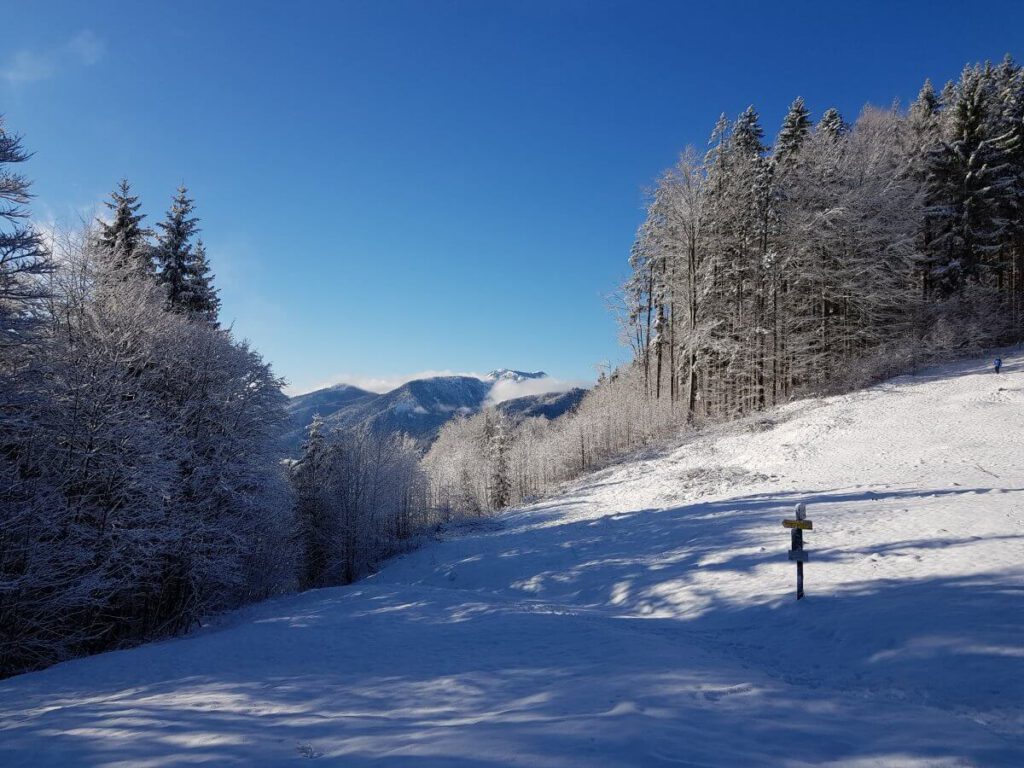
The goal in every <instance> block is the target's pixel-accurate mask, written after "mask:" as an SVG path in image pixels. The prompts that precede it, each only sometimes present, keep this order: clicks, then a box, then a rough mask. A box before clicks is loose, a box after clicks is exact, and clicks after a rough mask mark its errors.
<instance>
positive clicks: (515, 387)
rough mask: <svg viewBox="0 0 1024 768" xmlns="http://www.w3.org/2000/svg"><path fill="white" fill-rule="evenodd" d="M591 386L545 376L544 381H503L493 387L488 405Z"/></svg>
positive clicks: (582, 382) (585, 383)
mask: <svg viewBox="0 0 1024 768" xmlns="http://www.w3.org/2000/svg"><path fill="white" fill-rule="evenodd" d="M587 386H589V385H588V384H587V382H585V381H575V380H572V379H552V378H550V377H547V376H545V377H544V378H543V379H523V380H522V381H511V380H508V379H502V380H501V381H498V382H496V383H495V385H494V386H493V387H491V392H490V394H489V395H488V396H487V405H497V404H498V403H503V402H505V401H506V400H515V399H516V398H517V397H526V396H527V395H546V394H549V393H554V392H568V391H569V390H570V389H573V388H574V387H587Z"/></svg>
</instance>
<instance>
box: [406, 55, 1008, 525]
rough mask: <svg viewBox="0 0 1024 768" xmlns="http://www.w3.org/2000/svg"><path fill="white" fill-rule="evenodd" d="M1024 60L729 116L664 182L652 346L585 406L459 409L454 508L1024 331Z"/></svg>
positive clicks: (644, 284)
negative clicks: (891, 102)
mask: <svg viewBox="0 0 1024 768" xmlns="http://www.w3.org/2000/svg"><path fill="white" fill-rule="evenodd" d="M1022 214H1024V72H1022V70H1021V68H1020V67H1019V66H1017V65H1016V64H1015V63H1014V62H1013V61H1012V60H1011V59H1010V58H1009V57H1007V58H1006V59H1005V60H1004V61H1003V62H1002V63H1000V64H999V65H997V66H993V65H991V64H982V65H974V66H968V67H967V68H965V69H964V70H963V73H962V75H961V76H960V79H959V80H958V81H957V82H951V83H949V84H947V85H946V86H945V87H944V88H943V89H942V91H941V92H940V93H936V92H935V90H934V89H933V87H932V85H931V83H929V82H926V83H925V84H924V87H923V88H922V89H921V91H920V94H919V95H918V97H917V99H916V100H915V101H914V102H913V103H912V104H911V105H910V107H909V109H906V110H904V109H901V108H900V107H899V106H898V105H895V106H891V107H888V108H884V109H882V108H876V107H867V108H865V109H864V111H863V112H862V113H861V115H860V116H859V117H858V118H857V119H856V121H854V122H853V123H852V124H849V123H848V122H847V121H846V120H845V119H844V118H843V117H842V116H841V115H840V114H839V112H838V111H837V110H835V109H832V108H830V109H826V110H825V111H824V112H823V113H822V114H821V116H820V117H819V118H818V119H817V121H816V122H815V121H814V120H813V119H812V115H811V112H810V110H809V108H808V107H807V105H806V104H805V103H804V101H803V99H800V98H798V99H796V100H795V101H794V102H793V103H792V104H791V105H790V107H789V110H788V112H787V114H786V116H785V119H784V120H783V123H782V126H781V128H780V130H779V132H778V136H777V138H776V139H775V142H774V143H773V144H772V145H771V146H767V145H766V144H765V139H764V129H763V128H762V126H761V124H760V120H759V117H758V114H757V112H756V111H755V109H754V108H753V107H750V108H748V109H747V110H746V111H744V112H743V113H742V114H741V115H739V117H737V118H736V119H735V120H733V121H730V120H728V119H727V118H726V117H725V116H724V115H723V116H722V117H721V118H720V119H719V121H718V124H717V125H716V126H715V127H714V130H713V132H712V133H711V139H710V142H709V146H708V149H707V151H706V152H703V153H702V152H698V151H697V150H695V149H693V148H688V149H686V150H685V151H684V152H683V153H682V154H681V156H680V158H679V161H678V162H677V163H676V164H675V165H673V166H672V167H671V168H669V169H667V170H666V171H665V172H664V173H663V174H662V175H661V176H660V178H658V179H657V182H656V184H655V185H654V188H653V189H652V191H651V192H650V196H649V205H648V208H647V215H646V217H645V219H644V221H643V223H642V225H641V226H640V228H639V231H638V232H637V236H636V239H635V242H634V245H633V248H632V251H631V254H630V259H629V263H630V268H631V275H630V277H629V279H628V281H627V282H626V284H625V285H624V286H623V287H622V290H621V292H620V293H619V296H618V304H619V306H620V308H621V310H620V314H621V326H622V336H623V340H624V341H625V343H627V344H628V345H629V346H630V347H631V349H632V361H631V362H630V363H629V364H628V365H625V366H622V367H620V368H619V369H618V370H617V371H615V372H613V373H612V374H611V375H610V376H602V378H601V380H600V381H599V382H598V385H597V386H596V387H595V389H594V390H593V391H592V392H591V393H590V394H589V395H588V397H587V398H585V399H584V401H583V402H582V403H581V405H580V406H579V408H578V409H577V411H576V412H575V413H574V414H572V415H569V416H568V417H565V418H563V419H559V420H558V421H555V422H552V423H548V422H545V421H542V420H530V421H527V422H523V423H519V424H512V423H508V422H507V420H505V419H503V418H502V417H501V416H500V414H497V413H494V412H490V413H483V414H479V415H477V416H474V417H472V418H470V419H465V420H461V421H456V422H452V423H451V424H449V425H447V426H446V427H445V429H444V430H443V432H442V434H441V436H440V438H439V439H438V441H437V443H435V445H434V446H433V448H432V450H431V451H430V453H429V454H428V455H427V457H426V460H425V465H426V467H427V470H428V473H429V474H430V477H431V481H432V485H431V489H432V494H433V502H434V504H436V505H437V506H438V507H440V508H442V509H446V510H448V511H449V513H451V514H457V513H477V512H482V511H485V510H488V509H494V508H500V507H501V506H504V505H505V504H508V503H512V504H515V503H519V502H521V501H523V500H527V499H530V498H532V497H535V496H537V495H539V494H542V493H544V492H546V491H548V490H550V489H551V488H553V487H554V486H555V485H556V484H557V483H559V482H562V481H564V480H566V479H569V478H572V477H575V476H577V475H579V474H580V473H582V472H585V471H587V470H588V469H591V468H595V467H599V466H601V465H602V464H604V463H606V462H608V461H610V460H611V459H613V458H615V457H617V456H619V455H620V454H622V453H623V452H625V451H629V450H631V449H635V448H638V447H641V446H645V445H648V444H649V443H651V441H654V440H657V439H659V438H661V437H665V436H668V435H672V434H675V433H677V432H678V431H679V430H680V429H684V428H687V427H688V428H692V429H699V428H701V426H702V425H705V424H707V423H709V422H714V421H722V420H729V419H734V418H737V417H742V416H745V415H750V414H753V413H756V412H758V411H761V410H763V409H765V408H769V407H771V406H773V405H776V404H779V403H784V402H787V401H789V400H792V399H794V398H797V397H804V396H808V395H814V394H827V393H832V392H840V391H845V390H849V389H852V388H855V387H858V386H862V385H865V384H868V383H871V382H874V381H877V380H879V379H881V378H884V377H886V376H889V375H893V374H895V373H901V372H910V371H913V370H914V369H915V367H916V366H918V365H919V364H921V363H926V362H929V361H934V360H939V359H943V358H947V357H953V356H957V355H963V354H968V353H973V352H978V351H981V350H985V349H989V348H993V347H998V346H1000V345H1006V344H1010V343H1016V342H1019V341H1020V340H1021V338H1022V333H1024V217H1022Z"/></svg>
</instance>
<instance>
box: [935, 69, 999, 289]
mask: <svg viewBox="0 0 1024 768" xmlns="http://www.w3.org/2000/svg"><path fill="white" fill-rule="evenodd" d="M989 85H990V78H989V77H988V71H987V70H981V69H978V68H972V69H967V70H965V71H964V74H963V77H962V78H961V80H960V83H959V84H958V85H957V87H956V88H955V89H954V90H953V92H952V94H950V97H951V98H952V101H951V102H949V101H947V102H946V119H947V127H946V131H945V137H944V140H942V141H940V142H939V144H938V145H937V146H936V147H935V148H934V149H933V150H931V151H930V152H929V153H928V165H929V174H928V183H927V193H928V198H927V204H928V208H927V217H928V222H927V223H928V226H929V228H930V229H931V231H932V232H933V236H932V238H931V242H930V243H929V251H930V253H929V254H928V257H929V258H928V263H929V265H930V269H931V276H932V279H933V281H934V285H935V286H936V287H937V288H938V289H939V290H940V292H942V293H944V294H950V293H953V292H955V291H959V290H960V289H961V288H963V286H964V285H965V283H966V282H967V281H973V282H975V283H976V282H978V281H979V280H980V279H981V276H982V270H983V268H984V267H985V259H986V257H987V256H990V255H992V254H994V253H995V252H997V251H998V250H999V249H1000V248H1001V247H1002V244H1003V235H1004V233H1005V231H1006V229H1007V221H1006V219H1005V217H1004V213H1005V211H1006V207H1007V202H1008V199H1009V198H1010V196H1011V195H1012V188H1013V176H1012V172H1011V168H1010V166H1009V164H1008V163H1007V162H1006V157H1005V156H1004V153H1005V145H1006V142H1007V141H1008V140H1009V139H1010V137H1009V136H1008V135H993V133H994V131H993V129H994V128H995V127H996V124H995V122H994V121H993V120H992V109H993V107H994V106H995V105H994V104H992V97H991V90H990V88H989Z"/></svg>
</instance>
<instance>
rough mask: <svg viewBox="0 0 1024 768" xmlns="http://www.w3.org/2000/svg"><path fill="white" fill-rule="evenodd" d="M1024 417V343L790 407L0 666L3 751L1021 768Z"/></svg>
mask: <svg viewBox="0 0 1024 768" xmlns="http://www.w3.org/2000/svg"><path fill="white" fill-rule="evenodd" d="M1022 434H1024V365H1022V363H1021V362H1020V360H1018V359H1013V360H1011V362H1010V364H1009V365H1008V366H1007V369H1006V372H1005V373H1004V374H1003V375H1001V376H998V377H997V376H996V375H994V374H992V373H990V372H988V371H987V370H985V369H984V368H982V367H980V365H977V366H976V365H972V364H962V365H958V366H951V367H949V368H946V369H944V370H942V371H935V372H931V373H930V374H927V375H921V376H918V377H913V378H911V377H904V378H900V379H896V380H894V381H892V382H888V383H886V384H884V385H881V386H878V387H875V388H873V389H870V390H867V391H865V392H859V393H854V394H851V395H847V396H842V397H835V398H829V399H824V400H812V401H804V402H800V403H795V404H792V405H790V406H787V407H785V408H782V409H779V410H778V411H776V412H773V413H770V414H766V415H762V416H760V417H758V418H756V419H751V420H750V421H748V422H746V423H740V424H735V425H732V426H730V427H729V428H725V429H721V430H718V431H716V433H714V434H712V433H707V434H703V435H699V436H697V437H695V438H692V439H690V440H689V441H687V442H686V443H685V444H683V445H681V446H679V447H678V448H676V449H674V450H671V451H667V452H663V453H659V454H656V455H652V456H650V457H648V458H645V459H641V460H635V461H632V462H628V463H624V464H622V465H621V466H618V467H614V468H611V469H609V470H606V471H604V472H602V473H599V474H597V475H593V476H590V477H588V478H585V479H584V480H583V481H581V482H579V483H577V484H575V485H573V486H572V487H569V488H567V489H566V490H565V492H564V493H563V494H561V495H560V496H558V497H556V498H552V499H548V500H546V501H544V502H542V503H539V504H536V505H534V506H532V507H528V508H526V509H522V510H518V511H514V512H511V513H509V514H507V515H505V516H503V517H502V518H501V519H500V520H499V521H497V522H495V523H493V524H486V525H481V526H480V527H479V528H478V529H477V530H475V531H470V532H468V533H466V534H465V535H463V536H460V537H454V536H453V537H450V538H447V539H445V540H442V541H439V542H436V543H434V544H431V545H428V546H425V547H424V548H422V549H421V550H418V551H416V552H414V553H412V554H410V555H408V556H406V557H404V558H401V559H398V560H396V561H394V562H392V563H391V564H389V565H388V566H387V567H386V568H384V569H383V570H382V571H381V572H380V573H378V574H377V575H376V576H374V577H373V578H371V579H368V580H367V581H365V582H362V583H360V584H356V585H354V586H352V587H348V588H336V589H325V590H319V591H315V592H309V593H306V594H303V595H298V596H293V597H288V598H282V599H279V600H275V601H270V602H267V603H264V604H262V605H259V606H255V607H253V608H250V609H248V610H246V611H242V612H239V613H237V614H233V615H231V616H229V617H226V618H225V619H224V620H222V621H221V622H220V623H219V626H215V627H210V628H208V629H206V630H203V631H201V632H199V633H197V634H196V635H193V636H191V637H188V638H183V639H179V640H174V641H169V642H163V643H157V644H153V645H150V646H147V647H143V648H138V649H135V650H130V651H122V652H116V653H108V654H104V655H102V656H97V657H94V658H91V659H83V660H79V661H75V662H70V663H66V664H62V665H59V666H57V667H53V668H51V669H49V670H46V671H43V672H37V673H32V674H27V675H23V676H20V677H17V678H13V679H10V680H7V681H2V682H0V764H2V765H5V766H15V765H33V766H35V765H62V766H73V765H128V764H145V765H151V766H158V765H160V766H162V765H183V764H186V763H187V764H192V763H196V762H202V761H208V762H210V763H211V764H217V765H223V764H237V763H245V764H261V765H268V764H269V765H277V764H283V763H287V762H290V761H292V760H298V759H301V758H303V757H317V758H320V759H321V760H323V761H326V762H327V763H328V764H337V765H344V766H370V765H372V766H405V765H409V766H416V767H417V768H422V767H425V766H455V767H456V768H458V767H466V768H468V767H469V766H505V765H524V766H551V767H552V768H556V767H557V768H567V767H569V766H658V765H665V766H678V765H686V766H738V765H751V766H753V765H757V766H780V767H781V766H787V767H792V766H809V765H828V766H850V767H851V768H852V767H856V768H864V767H865V766H917V767H919V768H924V766H928V767H929V768H933V767H935V766H948V767H949V768H952V766H965V765H976V766H1008V767H1009V766H1020V765H1024V742H1022V735H1024V721H1022V711H1024V707H1022V705H1024V648H1022V647H1021V637H1022V630H1024V618H1022V610H1021V605H1022V600H1021V598H1022V597H1024V520H1022V518H1024V467H1022V465H1021V461H1020V458H1021V456H1022V455H1024V450H1022V449H1024V441H1022V437H1021V436H1022ZM798 501H803V502H806V503H807V504H808V505H809V517H810V518H812V519H813V521H814V530H813V531H811V532H809V533H808V534H807V536H806V541H807V546H808V548H809V550H810V552H811V556H812V560H811V562H810V563H809V564H808V566H807V589H808V597H807V598H806V599H805V600H802V601H800V602H799V603H798V602H796V601H795V600H794V599H793V581H794V573H793V571H794V569H793V566H792V565H791V564H789V563H788V562H787V561H786V554H785V553H786V549H787V548H788V534H787V532H785V531H784V530H783V529H782V527H781V526H780V523H779V520H780V518H782V517H784V516H788V513H789V511H790V509H791V507H792V505H793V504H795V503H796V502H798Z"/></svg>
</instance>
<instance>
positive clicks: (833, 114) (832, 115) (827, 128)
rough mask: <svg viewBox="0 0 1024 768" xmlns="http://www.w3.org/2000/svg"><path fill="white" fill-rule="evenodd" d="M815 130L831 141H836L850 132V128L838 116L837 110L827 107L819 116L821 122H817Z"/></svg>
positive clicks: (841, 117)
mask: <svg viewBox="0 0 1024 768" xmlns="http://www.w3.org/2000/svg"><path fill="white" fill-rule="evenodd" d="M816 130H817V132H818V133H820V134H821V135H822V136H827V137H828V138H830V139H832V140H838V139H839V138H840V137H841V136H843V135H844V134H845V133H846V132H847V131H849V130H850V126H849V125H847V123H846V121H845V120H843V116H842V115H841V114H839V110H838V109H836V108H835V107H829V108H828V109H826V110H825V113H824V114H823V115H822V116H821V120H819V121H818V126H817V129H816Z"/></svg>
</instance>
